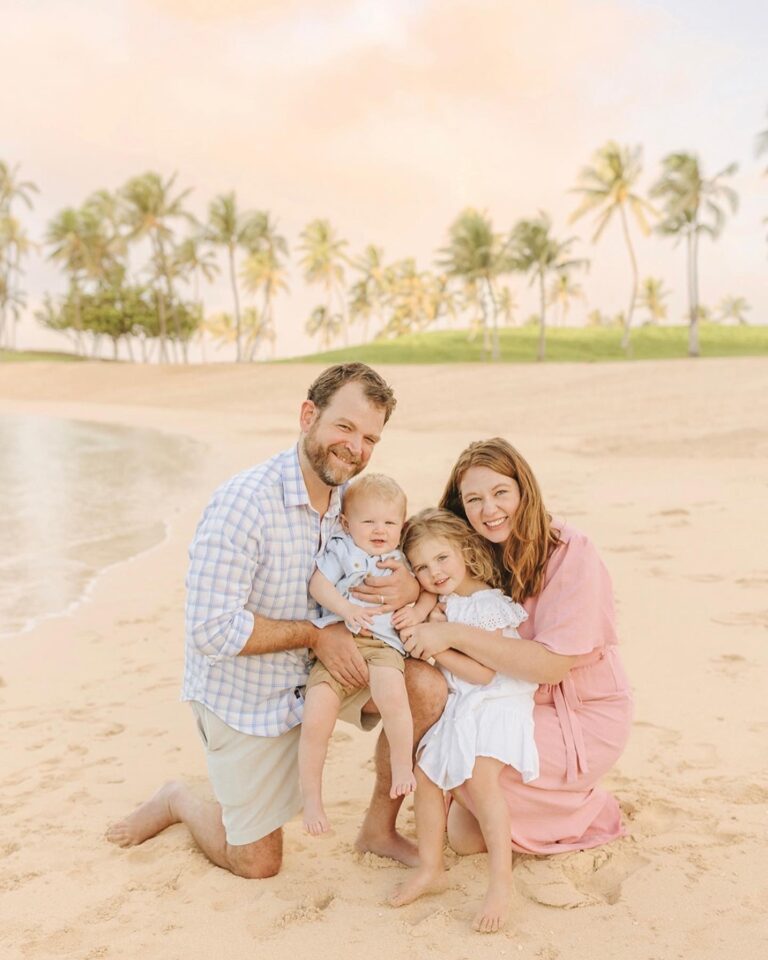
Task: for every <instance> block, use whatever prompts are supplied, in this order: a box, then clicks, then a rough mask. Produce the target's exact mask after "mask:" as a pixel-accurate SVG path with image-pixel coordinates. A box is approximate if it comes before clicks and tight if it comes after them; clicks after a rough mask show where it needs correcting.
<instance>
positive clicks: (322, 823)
mask: <svg viewBox="0 0 768 960" xmlns="http://www.w3.org/2000/svg"><path fill="white" fill-rule="evenodd" d="M303 820H304V829H305V830H306V831H307V833H308V834H310V835H311V836H313V837H319V836H321V835H322V834H324V833H328V832H329V831H330V829H331V825H330V823H329V822H328V817H326V815H325V810H324V809H323V805H322V803H320V802H319V801H318V802H316V803H305V804H304V817H303Z"/></svg>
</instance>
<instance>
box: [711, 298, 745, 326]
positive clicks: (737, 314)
mask: <svg viewBox="0 0 768 960" xmlns="http://www.w3.org/2000/svg"><path fill="white" fill-rule="evenodd" d="M751 309H752V307H751V305H750V304H749V303H748V302H747V300H746V299H745V298H744V297H731V296H728V297H723V299H722V300H721V301H720V305H719V307H718V319H719V320H724V321H728V320H735V321H736V323H738V324H739V326H743V327H746V326H747V325H748V321H747V313H748V312H749V311H750V310H751Z"/></svg>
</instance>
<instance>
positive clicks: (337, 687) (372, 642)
mask: <svg viewBox="0 0 768 960" xmlns="http://www.w3.org/2000/svg"><path fill="white" fill-rule="evenodd" d="M355 643H356V644H357V647H358V650H359V651H360V653H361V654H362V655H363V659H364V660H365V662H366V663H367V664H368V665H369V666H373V667H394V669H395V670H399V671H400V673H403V671H404V669H405V657H403V655H402V653H400V652H399V651H397V650H395V648H394V647H392V646H390V645H389V644H388V643H385V642H384V641H383V640H377V639H376V637H355ZM318 683H327V684H328V686H329V687H330V688H331V689H332V690H333V692H334V693H335V694H336V696H337V697H338V698H339V700H341V711H340V712H339V719H340V720H344V721H346V722H347V723H353V724H355V726H357V727H360V729H361V730H372V729H373V728H374V727H375V726H376V724H377V723H378V722H379V719H380V718H379V715H378V714H376V713H363V712H362V709H363V707H364V706H365V704H366V703H367V702H368V701H369V700H370V699H371V691H370V689H369V688H368V687H362V688H360V687H345V686H344V684H342V683H339V681H338V680H336V679H334V678H333V677H332V676H331V674H330V673H329V672H328V670H326V668H325V667H324V666H323V664H322V663H321V662H320V661H319V660H318V661H317V662H316V663H315V665H314V666H313V667H312V669H311V671H310V673H309V679H308V680H307V690H309V689H310V688H311V687H314V686H317V684H318Z"/></svg>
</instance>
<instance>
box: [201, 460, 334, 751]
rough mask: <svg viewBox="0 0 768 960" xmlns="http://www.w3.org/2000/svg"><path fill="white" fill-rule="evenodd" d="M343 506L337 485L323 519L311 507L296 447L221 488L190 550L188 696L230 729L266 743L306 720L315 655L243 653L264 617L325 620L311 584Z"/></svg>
mask: <svg viewBox="0 0 768 960" xmlns="http://www.w3.org/2000/svg"><path fill="white" fill-rule="evenodd" d="M340 503H341V490H340V489H339V488H335V489H334V490H333V491H332V493H331V501H330V504H329V507H328V510H327V511H326V513H325V515H324V516H323V517H322V518H321V517H320V514H318V512H317V511H316V510H315V509H314V508H313V507H312V506H311V504H310V502H309V494H308V493H307V488H306V485H305V483H304V478H303V476H302V474H301V468H300V465H299V455H298V447H296V446H294V447H292V448H291V449H290V450H286V451H284V452H283V453H279V454H278V455H277V456H275V457H272V458H271V459H270V460H267V461H266V462H265V463H262V464H259V465H258V466H256V467H253V468H252V469H250V470H245V471H243V472H242V473H239V474H237V476H235V477H232V479H231V480H228V481H227V482H226V483H224V484H223V485H222V486H220V487H219V488H218V490H216V492H215V493H214V495H213V498H212V499H211V502H210V503H209V504H208V506H207V507H206V509H205V511H204V513H203V516H202V519H201V520H200V523H199V524H198V527H197V530H196V532H195V537H194V539H193V541H192V544H191V546H190V548H189V558H190V564H189V572H188V574H187V581H186V584H187V605H186V644H185V667H184V685H183V690H182V699H183V700H197V701H198V702H200V703H203V704H205V706H206V707H208V708H209V709H210V710H211V711H213V713H215V714H216V716H217V717H219V718H220V719H221V720H223V721H224V722H225V723H227V724H229V726H231V727H234V728H235V729H236V730H241V731H242V732H243V733H250V734H255V735H257V736H261V737H276V736H279V735H280V734H282V733H285V732H286V731H287V730H290V729H291V728H292V727H295V726H296V725H297V724H298V723H301V718H302V713H303V708H304V697H303V690H302V689H300V688H302V687H303V686H304V684H305V683H306V680H307V675H308V673H309V667H310V665H311V657H310V654H309V651H308V650H306V649H301V650H286V651H284V652H281V653H262V654H257V655H251V656H242V657H241V656H238V654H239V652H240V651H241V650H242V648H243V647H244V645H245V642H246V640H247V639H248V638H249V637H250V635H251V633H252V631H253V624H254V619H253V614H254V613H255V614H258V615H259V616H262V617H268V618H270V619H272V620H307V619H316V618H317V616H318V614H319V607H318V606H317V604H316V603H315V602H314V601H313V600H312V598H311V597H310V596H309V594H308V592H307V584H308V582H309V578H310V576H311V575H312V570H313V566H314V558H315V556H316V555H317V553H318V551H319V550H321V549H322V548H323V547H324V546H325V543H326V541H327V539H328V537H329V535H330V534H331V532H332V531H333V529H334V527H335V525H336V520H337V518H338V515H339V512H340Z"/></svg>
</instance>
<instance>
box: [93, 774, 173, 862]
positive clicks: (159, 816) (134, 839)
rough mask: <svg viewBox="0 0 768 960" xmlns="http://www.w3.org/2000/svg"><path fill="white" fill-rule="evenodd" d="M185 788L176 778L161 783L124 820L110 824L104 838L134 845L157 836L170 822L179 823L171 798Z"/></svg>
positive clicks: (120, 843)
mask: <svg viewBox="0 0 768 960" xmlns="http://www.w3.org/2000/svg"><path fill="white" fill-rule="evenodd" d="M185 789H186V787H185V786H184V784H183V783H180V782H179V781H178V780H171V781H170V782H168V783H166V784H163V786H162V787H160V789H159V790H158V791H157V793H156V794H155V795H154V796H152V797H150V798H149V800H147V801H146V802H145V803H142V805H141V806H140V807H139V808H138V810H134V812H133V813H131V814H130V815H129V816H127V817H126V818H125V819H124V820H118V821H117V823H113V824H111V825H110V826H109V827H108V828H107V832H106V833H105V837H106V839H107V840H109V842H110V843H116V844H117V845H118V847H134V846H136V845H137V844H139V843H144V841H145V840H149V838H150V837H154V836H157V834H158V833H160V832H161V831H162V830H165V828H166V827H170V826H171V824H173V823H180V822H181V818H180V817H177V816H176V814H175V813H174V812H173V808H172V800H173V797H174V796H175V795H176V794H177V793H178V791H179V790H185Z"/></svg>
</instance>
